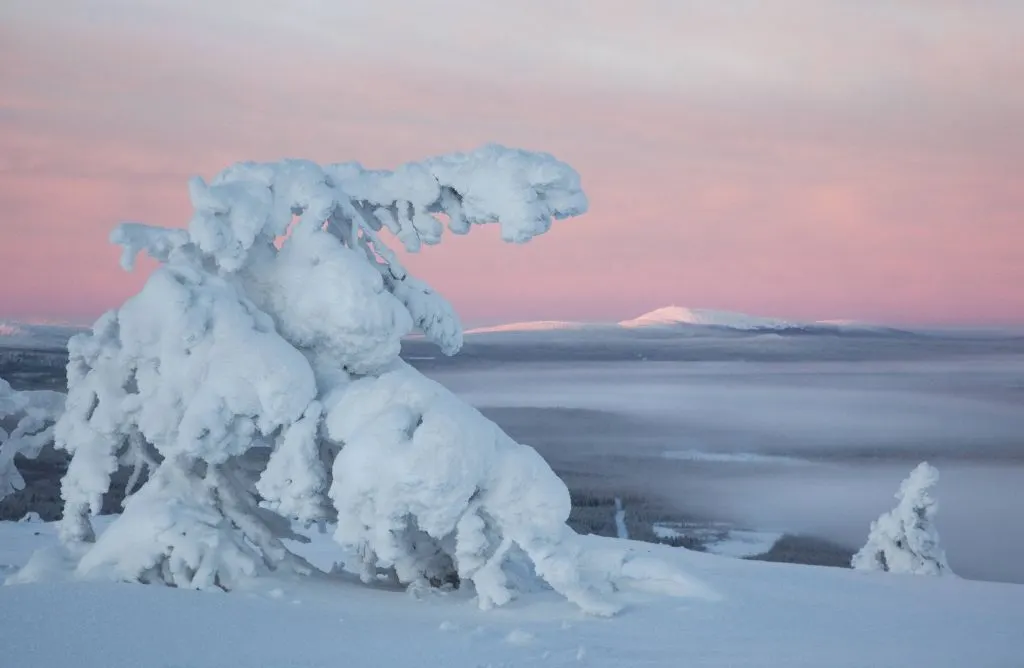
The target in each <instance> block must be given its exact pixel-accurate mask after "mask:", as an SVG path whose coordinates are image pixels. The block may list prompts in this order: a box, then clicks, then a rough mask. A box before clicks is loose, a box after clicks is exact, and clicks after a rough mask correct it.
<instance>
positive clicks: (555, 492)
mask: <svg viewBox="0 0 1024 668" xmlns="http://www.w3.org/2000/svg"><path fill="white" fill-rule="evenodd" d="M326 424H327V430H328V433H329V434H330V436H331V438H332V439H335V440H337V441H339V442H343V443H345V447H344V449H343V450H342V451H341V453H340V454H339V455H338V457H337V459H335V462H334V484H333V486H332V487H331V491H330V495H331V498H332V499H333V501H334V504H335V507H336V508H337V511H338V527H337V532H336V534H335V535H336V538H337V540H338V541H339V542H340V543H342V545H344V546H345V547H347V548H350V549H351V550H353V551H355V552H357V553H358V554H360V556H361V557H362V563H361V564H358V565H357V566H358V567H359V568H360V569H361V575H362V576H363V577H364V579H367V580H369V579H372V578H373V577H375V576H376V574H377V572H378V570H379V569H384V570H390V571H392V572H393V573H394V575H395V576H396V577H397V579H398V580H399V581H400V582H402V583H404V584H410V585H413V586H425V585H426V584H427V582H428V581H431V580H433V581H440V582H443V581H445V580H447V579H449V578H451V576H453V575H457V576H458V578H459V579H461V580H468V581H472V582H473V583H474V585H475V587H476V592H477V595H478V597H479V603H480V606H481V607H483V608H490V607H492V606H495V605H502V604H503V603H506V602H508V601H509V600H510V599H511V598H512V596H513V589H512V588H511V583H510V582H509V581H508V578H507V575H506V572H505V570H504V568H503V567H504V566H505V565H506V560H508V558H509V557H510V556H511V555H510V550H516V551H517V552H518V553H521V554H524V555H525V556H526V557H527V559H528V560H529V561H530V562H531V563H532V564H533V567H534V569H535V571H536V573H537V574H538V575H539V576H540V577H541V578H542V579H544V580H545V581H546V582H547V583H548V584H550V585H551V586H552V587H553V588H554V589H555V590H557V591H559V592H560V593H562V594H563V595H564V596H565V597H566V598H568V599H570V600H572V601H574V602H576V603H578V604H579V605H580V606H581V607H583V608H584V609H586V610H588V611H591V612H599V613H603V612H610V611H611V609H610V608H608V607H607V606H606V605H605V604H604V603H603V602H602V601H601V600H600V599H599V598H598V597H597V595H596V592H595V591H594V590H593V589H592V588H589V587H588V586H585V584H584V583H582V582H581V581H580V575H579V564H578V563H577V553H576V547H575V544H574V542H573V539H574V538H575V534H573V533H572V531H571V530H570V529H569V528H568V527H567V526H566V525H565V522H566V520H567V519H568V517H569V510H570V501H569V493H568V490H566V488H565V485H564V484H563V483H562V481H561V480H559V479H558V477H557V476H556V475H555V474H554V473H553V472H552V471H551V469H550V468H549V467H548V465H547V463H545V462H544V460H543V459H542V458H541V457H540V455H538V454H537V452H536V451H535V450H534V449H533V448H530V447H527V446H524V445H520V444H519V443H516V442H515V441H513V440H512V439H511V438H509V437H508V436H507V435H506V434H505V433H504V432H502V431H501V429H499V428H498V426H497V425H495V424H494V423H493V422H491V421H490V420H487V419H486V418H484V417H483V416H482V415H481V414H480V413H479V412H477V411H476V409H474V408H472V407H471V406H468V405H466V404H465V403H463V402H462V401H460V400H459V399H457V398H456V397H455V396H454V395H452V394H451V393H450V392H449V391H448V390H446V389H445V388H444V387H442V386H441V385H439V384H438V383H436V382H434V381H431V380H429V379H427V378H425V377H423V376H422V375H420V374H419V373H418V372H416V371H415V370H413V369H411V368H410V367H408V366H406V365H405V364H404V363H401V362H399V363H396V365H395V368H394V370H392V371H388V372H387V373H384V374H382V375H381V376H379V377H376V378H363V379H360V380H358V381H355V382H354V383H352V384H351V385H349V386H348V388H347V389H346V390H345V392H344V394H343V395H342V396H341V397H340V398H339V400H338V401H337V403H336V404H335V405H334V407H332V408H331V410H330V411H329V412H328V415H327V422H326Z"/></svg>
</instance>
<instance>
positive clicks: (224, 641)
mask: <svg viewBox="0 0 1024 668" xmlns="http://www.w3.org/2000/svg"><path fill="white" fill-rule="evenodd" d="M55 533H56V532H55V528H54V526H53V525H51V524H19V523H16V522H0V580H2V579H3V578H4V575H5V573H12V572H13V571H14V569H17V568H19V567H23V565H24V564H25V563H26V560H27V559H28V558H29V555H31V554H32V552H33V551H34V550H38V549H39V548H44V549H45V548H46V547H48V546H51V545H53V544H54V543H55V542H56V537H55ZM309 537H310V539H311V541H310V542H309V543H307V544H303V545H298V546H297V547H296V550H297V551H299V552H300V554H301V555H302V556H303V557H305V558H306V559H308V560H309V561H310V562H312V563H315V564H317V565H318V566H320V567H322V568H326V567H328V566H329V565H330V563H331V561H332V560H333V559H334V557H335V556H336V550H337V545H336V544H335V543H334V542H333V541H332V540H331V538H330V536H329V535H323V534H319V533H317V532H315V531H313V532H310V536H309ZM581 542H582V549H583V552H584V554H586V555H591V556H594V557H595V558H596V557H598V556H601V557H603V556H604V555H615V559H614V560H613V559H612V558H610V556H609V558H608V559H607V562H606V563H598V564H594V568H604V569H605V570H606V571H610V570H613V567H614V565H615V564H616V563H620V562H621V563H622V564H623V565H622V566H621V568H620V570H621V571H628V572H630V573H633V574H638V573H644V572H646V574H647V575H649V576H654V575H656V574H657V569H655V568H653V567H651V566H650V563H651V562H652V561H660V562H663V563H664V564H665V565H666V567H667V568H669V569H671V571H673V572H675V573H679V572H685V573H690V574H692V578H691V579H690V580H688V581H682V580H678V579H677V580H672V579H661V580H657V579H650V580H637V579H631V580H627V579H625V578H623V579H620V580H619V583H618V584H619V588H618V591H617V592H615V594H614V597H615V600H616V601H618V602H620V603H622V604H624V605H626V606H628V609H627V610H626V611H625V612H624V613H623V614H621V615H619V616H617V617H615V618H613V619H610V620H605V619H594V618H588V617H586V616H583V615H580V614H579V613H577V612H576V611H574V610H573V609H572V607H571V606H569V605H567V604H566V603H565V602H564V601H561V600H558V599H559V597H558V596H557V595H556V594H554V593H553V592H550V591H540V592H536V593H532V594H530V595H529V596H525V595H524V596H523V598H522V599H521V600H520V601H518V602H517V604H515V605H510V606H508V607H507V608H505V609H503V610H502V611H501V614H488V615H481V614H479V613H478V612H477V611H476V610H475V609H474V607H473V606H472V605H468V603H469V599H470V592H469V591H452V592H445V593H442V594H439V595H436V596H430V597H425V598H423V599H422V600H420V601H418V602H417V604H416V605H410V604H409V603H408V601H407V598H406V597H405V596H401V595H397V596H396V595H395V592H394V591H392V590H389V589H388V588H385V587H363V586H357V585H354V584H353V583H352V582H351V581H350V580H348V579H346V578H344V577H340V576H325V577H318V578H316V579H315V580H314V579H310V578H306V579H302V580H294V579H286V578H277V577H276V576H275V575H273V574H271V575H269V576H268V577H267V578H265V579H263V580H258V581H255V582H253V583H252V584H253V587H252V588H251V589H248V590H246V591H244V592H239V593H236V594H232V595H228V596H220V595H212V594H205V593H203V592H194V591H188V590H184V589H170V588H165V587H126V586H119V585H115V584H110V583H106V582H69V583H51V582H43V583H35V584H17V585H14V584H11V582H12V580H11V578H10V577H9V578H8V580H7V583H8V584H10V585H11V586H3V587H0V638H2V639H3V662H4V663H3V665H5V666H8V665H9V666H26V667H27V666H63V665H68V663H69V659H68V657H74V660H73V664H74V665H75V666H76V667H77V668H137V667H139V666H189V667H190V668H223V667H224V666H246V667H247V668H280V667H281V666H303V667H304V668H334V667H337V666H377V667H380V668H408V667H409V666H446V667H452V668H463V667H465V668H473V667H479V666H488V665H490V666H505V667H507V668H513V667H516V668H526V667H530V668H534V667H536V666H557V667H569V666H590V667H593V668H612V667H621V666H709V667H717V668H724V667H729V668H738V667H744V668H755V667H761V666H766V665H770V666H786V668H821V667H822V666H828V667H829V668H863V667H864V666H877V667H879V668H883V667H884V668H897V667H903V666H922V665H923V666H929V667H930V668H962V667H963V666H978V667H979V668H981V667H985V668H988V667H990V666H991V667H996V666H1007V667H1009V666H1018V665H1020V647H1021V641H1020V629H1021V627H1022V625H1024V596H1022V595H1021V594H1022V587H1021V586H1020V585H1013V584H1005V583H992V582H975V581H971V580H965V579H961V578H884V577H879V578H865V577H863V574H860V573H855V572H851V571H849V570H847V569H841V568H810V567H807V566H799V565H794V564H771V563H762V562H754V561H743V560H736V559H728V558H724V557H718V556H715V555H709V554H703V553H700V552H693V551H690V550H684V549H679V548H670V547H667V546H660V545H650V544H643V543H636V542H632V541H622V540H618V539H610V538H600V537H596V536H584V537H581ZM624 554H625V555H627V557H626V558H623V555H624ZM599 561H600V560H599ZM645 564H646V565H645ZM22 570H23V571H24V570H25V569H24V568H22ZM698 585H699V586H700V587H702V588H703V589H704V590H713V591H714V592H720V593H721V595H720V596H718V597H714V596H701V595H700V594H699V591H698V590H697V589H695V587H696V586H698ZM686 592H689V594H687V593H686ZM673 593H674V594H677V595H672V594H673ZM679 594H681V595H679ZM296 601H301V602H300V603H296ZM54 629H65V631H64V632H60V633H55V632H54ZM339 639H341V640H342V641H340V642H339ZM517 641H528V642H522V643H520V642H517Z"/></svg>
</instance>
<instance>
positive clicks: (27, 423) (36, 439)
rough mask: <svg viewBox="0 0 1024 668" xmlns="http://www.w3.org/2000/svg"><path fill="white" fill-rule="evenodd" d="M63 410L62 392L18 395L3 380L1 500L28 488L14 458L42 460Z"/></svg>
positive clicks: (0, 391)
mask: <svg viewBox="0 0 1024 668" xmlns="http://www.w3.org/2000/svg"><path fill="white" fill-rule="evenodd" d="M63 410H64V395H63V394H61V393H60V392H51V391H49V390H32V391H17V390H14V389H12V388H11V386H10V384H9V383H8V382H7V381H6V380H4V379H3V378H0V499H2V498H4V497H5V496H7V495H8V494H13V493H14V492H17V491H18V490H21V489H23V488H24V487H25V481H24V479H23V478H22V477H21V473H20V472H19V471H18V469H17V467H16V466H15V464H14V458H15V457H16V456H19V455H20V456H22V457H27V458H30V459H33V458H35V457H37V456H39V453H40V451H41V450H42V449H43V446H45V445H47V444H48V443H50V442H52V441H53V425H54V423H55V422H56V421H57V418H59V417H60V414H61V412H62V411H63ZM8 430H9V431H8Z"/></svg>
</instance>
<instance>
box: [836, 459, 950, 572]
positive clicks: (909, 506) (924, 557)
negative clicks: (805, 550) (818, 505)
mask: <svg viewBox="0 0 1024 668" xmlns="http://www.w3.org/2000/svg"><path fill="white" fill-rule="evenodd" d="M938 480H939V471H938V469H936V468H935V467H934V466H931V465H930V464H928V462H921V463H920V464H918V465H917V467H916V468H915V469H914V470H913V471H911V472H910V475H909V476H907V478H906V479H905V480H904V481H903V482H902V483H901V484H900V489H899V491H898V492H896V500H897V502H898V503H897V504H896V507H895V508H893V509H892V510H890V511H889V512H887V513H884V514H882V515H881V516H880V517H879V518H878V519H877V520H875V521H874V522H872V523H871V532H870V534H869V535H868V542H867V544H865V545H864V547H862V548H861V549H860V551H858V552H857V553H856V554H855V555H853V560H852V562H851V563H852V566H853V568H855V569H857V570H862V571H887V572H890V573H911V574H914V575H950V574H952V573H951V571H950V569H949V564H948V563H946V553H945V552H944V551H943V550H942V548H941V547H939V534H938V531H937V530H936V528H935V514H936V512H937V511H938V502H936V501H935V499H934V498H932V496H931V494H930V491H931V488H932V487H933V486H934V485H935V483H937V482H938Z"/></svg>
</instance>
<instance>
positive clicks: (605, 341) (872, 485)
mask: <svg viewBox="0 0 1024 668" xmlns="http://www.w3.org/2000/svg"><path fill="white" fill-rule="evenodd" d="M576 335H577V337H578V336H579V335H578V333H577V334H576ZM584 336H586V335H584ZM612 336H615V337H618V336H619V334H617V333H616V334H610V335H608V336H607V337H604V338H598V339H596V340H586V339H585V338H584V340H583V341H582V342H581V341H580V339H579V338H577V339H576V340H575V343H573V342H572V341H571V339H570V338H568V335H567V334H563V333H529V334H522V335H520V336H513V335H502V336H500V337H497V338H490V339H484V338H483V337H471V338H470V340H469V342H468V344H467V350H466V352H467V354H466V355H465V356H464V357H462V358H461V359H457V360H451V361H447V360H440V359H430V353H428V352H426V351H425V350H426V349H424V352H423V353H422V357H421V358H420V360H419V361H417V360H413V361H414V363H415V364H417V365H419V366H422V367H423V368H424V370H425V371H426V372H427V373H428V374H429V375H431V376H432V377H434V378H436V379H437V380H439V381H441V382H442V383H444V384H445V385H446V386H448V387H449V388H451V389H452V390H454V391H455V392H456V393H457V394H459V395H461V396H462V397H463V398H465V399H466V400H468V401H469V402H471V403H472V404H474V405H475V406H477V407H479V408H481V409H482V410H483V411H484V412H485V413H486V414H488V415H489V416H490V417H492V419H494V420H495V421H497V422H498V423H499V424H501V425H502V426H503V427H504V428H505V429H506V430H507V431H509V433H511V434H512V435H513V436H515V437H517V438H518V439H520V440H521V441H523V442H526V443H529V444H531V445H533V446H534V447H536V448H537V449H538V450H539V451H540V452H541V454H543V455H544V456H545V457H546V458H547V459H548V460H549V462H550V463H551V464H552V466H553V467H554V468H555V469H556V470H557V471H558V472H559V473H560V474H561V475H562V476H563V477H565V478H566V479H567V482H569V483H570V486H571V487H573V488H574V489H580V488H581V487H583V488H590V489H593V490H594V491H595V492H601V493H606V494H615V495H618V494H623V493H625V494H634V495H638V496H644V495H646V496H650V497H655V498H658V499H661V500H664V501H666V502H667V503H669V504H671V505H672V506H673V507H674V508H675V509H676V510H677V511H678V512H680V513H681V514H683V515H685V516H687V517H693V518H698V519H701V520H703V521H706V522H727V523H730V524H732V525H733V526H737V527H741V528H745V529H748V530H751V531H757V532H767V533H768V534H771V533H772V532H775V533H780V534H781V533H800V534H808V535H812V536H816V537H820V538H824V539H827V540H830V541H834V542H836V543H839V544H841V545H843V546H846V547H849V548H850V549H856V548H857V547H859V546H860V545H861V544H862V543H863V542H864V540H865V538H866V536H867V531H868V526H869V524H870V522H871V520H872V519H874V518H875V517H877V516H878V515H879V514H880V513H882V512H883V511H885V510H887V509H889V508H891V507H892V506H893V505H894V503H895V500H894V499H893V494H894V493H895V491H896V489H897V487H898V485H899V482H900V480H902V479H903V478H904V477H905V476H906V475H907V474H908V473H909V471H910V470H911V469H912V468H913V467H914V466H915V465H916V464H917V463H918V462H920V461H922V460H927V461H929V462H931V463H932V464H934V465H936V466H937V467H938V468H939V470H940V472H941V476H942V477H941V480H940V482H939V486H938V488H937V490H936V496H937V498H938V499H939V502H940V511H939V516H938V521H939V530H940V534H941V537H942V540H943V543H944V545H945V547H946V550H947V553H948V556H949V560H950V563H951V565H952V567H953V568H954V570H955V571H956V572H957V573H959V574H961V575H963V576H965V577H970V578H979V579H991V580H1005V581H1014V582H1024V560H1021V558H1020V555H1021V554H1024V520H1022V519H1021V516H1022V511H1024V501H1022V500H1021V496H1020V495H1021V492H1022V490H1024V345H1022V344H1021V342H1020V340H1019V339H1018V340H1011V341H1005V340H1004V341H988V340H972V339H955V338H954V339H941V340H939V339H930V338H926V339H914V338H912V337H910V338H901V337H878V338H866V339H864V338H856V337H854V338H845V339H841V340H840V339H836V338H832V339H827V340H826V339H824V338H821V337H815V336H805V337H799V336H798V337H776V338H775V339H764V338H760V340H757V341H752V340H751V339H752V338H753V337H735V338H731V337H724V338H718V337H701V338H698V339H693V338H688V339H675V340H656V341H654V342H653V343H651V342H650V341H648V342H646V343H645V342H641V343H640V344H639V345H638V344H637V341H636V340H633V341H631V342H629V343H628V344H627V343H623V342H622V341H621V340H620V339H612V338H611V337H612ZM481 340H482V341H483V342H482V343H481ZM588 346H589V348H588ZM566 351H568V352H566ZM673 351H674V352H673ZM559 357H563V358H569V359H568V361H558V358H559ZM737 358H740V359H737Z"/></svg>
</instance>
